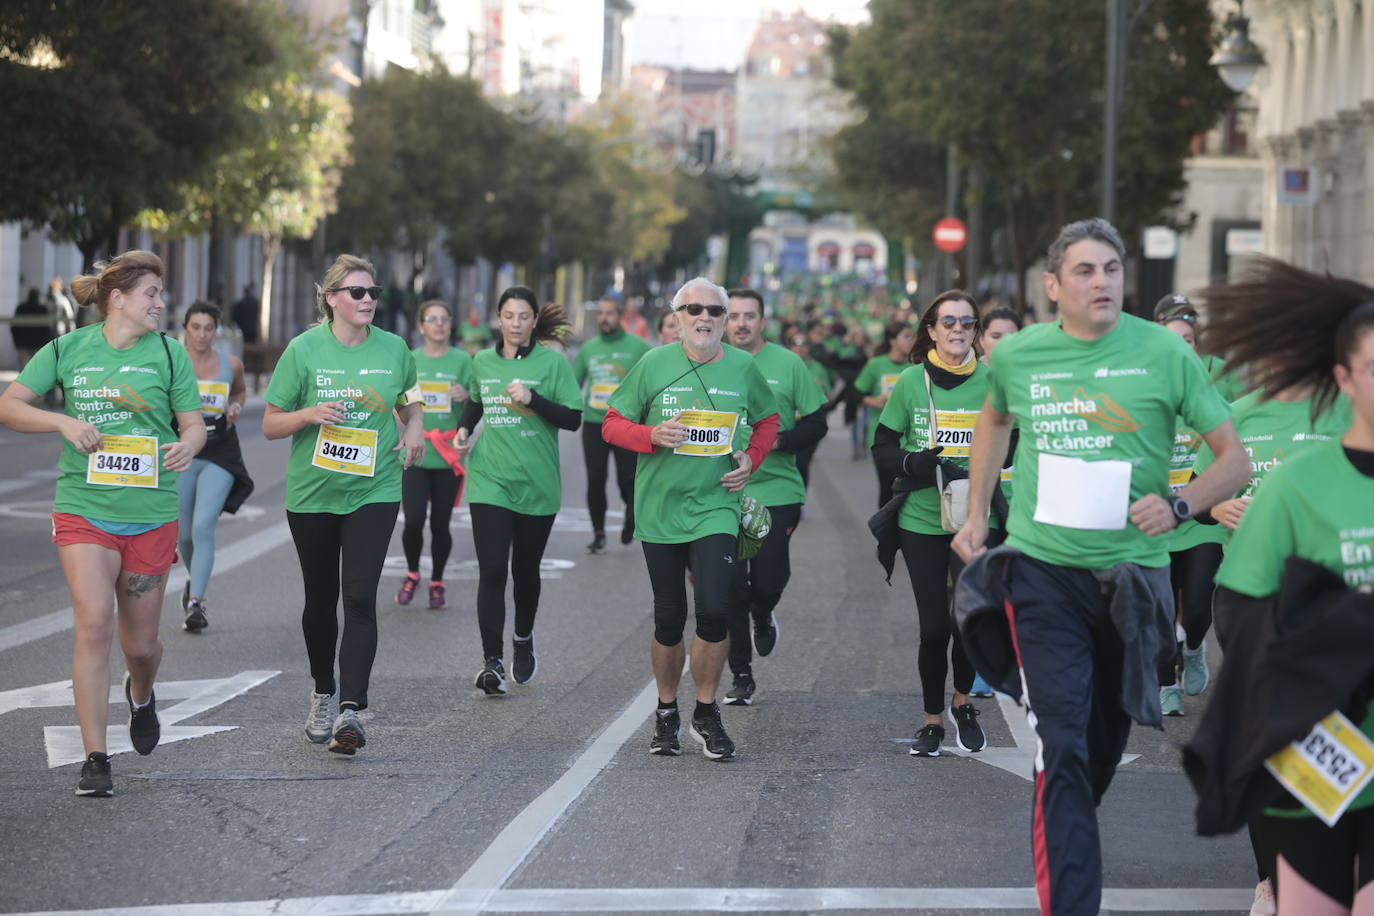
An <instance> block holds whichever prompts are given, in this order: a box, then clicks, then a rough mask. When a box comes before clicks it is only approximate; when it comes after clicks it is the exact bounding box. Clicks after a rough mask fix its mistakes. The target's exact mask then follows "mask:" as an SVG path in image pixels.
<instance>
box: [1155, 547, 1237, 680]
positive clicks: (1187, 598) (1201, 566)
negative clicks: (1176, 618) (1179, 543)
mask: <svg viewBox="0 0 1374 916" xmlns="http://www.w3.org/2000/svg"><path fill="white" fill-rule="evenodd" d="M1221 557H1222V553H1221V545H1220V544H1198V545H1196V546H1193V547H1189V548H1188V549H1187V550H1178V551H1175V552H1174V553H1171V554H1169V582H1170V584H1171V585H1172V586H1173V589H1174V596H1175V600H1176V601H1177V604H1178V608H1179V615H1180V618H1181V619H1182V621H1183V632H1184V633H1185V634H1186V636H1185V644H1186V645H1187V646H1188V648H1189V650H1192V649H1196V648H1197V647H1198V646H1200V645H1202V641H1203V640H1204V639H1206V638H1207V631H1208V630H1210V629H1211V628H1212V592H1213V591H1215V590H1216V588H1215V585H1214V583H1213V580H1214V579H1215V578H1216V575H1217V570H1218V569H1220V568H1221ZM1182 663H1183V659H1182V658H1181V657H1180V654H1179V653H1178V652H1175V653H1174V656H1173V657H1172V658H1171V659H1170V660H1169V661H1168V662H1166V663H1165V664H1164V665H1163V666H1161V667H1160V669H1159V672H1158V673H1159V685H1160V686H1161V687H1168V686H1169V685H1170V684H1173V683H1174V682H1175V681H1176V680H1177V679H1178V675H1177V674H1176V673H1175V672H1176V671H1177V668H1178V666H1179V665H1181V664H1182Z"/></svg>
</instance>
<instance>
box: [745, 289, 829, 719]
mask: <svg viewBox="0 0 1374 916" xmlns="http://www.w3.org/2000/svg"><path fill="white" fill-rule="evenodd" d="M762 327H763V297H762V296H760V295H759V294H758V292H757V291H755V290H752V289H732V290H730V305H729V312H728V314H727V317H726V331H727V333H728V334H729V336H730V343H732V344H734V345H735V346H736V347H738V348H739V349H741V350H743V351H744V352H746V353H749V354H751V355H752V356H753V357H754V365H755V366H757V367H758V370H759V372H760V373H762V374H763V378H764V380H765V381H766V382H768V387H769V388H770V389H771V390H772V392H773V398H774V400H775V401H776V402H777V408H778V418H779V425H778V429H779V432H778V438H777V440H776V442H775V443H774V446H773V451H771V452H770V453H769V454H768V457H767V458H765V459H764V461H763V464H761V465H759V469H758V470H757V471H755V472H754V474H753V476H751V477H750V478H749V484H748V486H746V487H745V488H744V495H745V496H752V497H753V498H755V499H757V500H758V501H759V502H760V503H762V504H763V505H764V506H765V507H766V508H767V509H768V515H769V518H770V523H769V530H768V534H767V536H765V537H764V539H763V543H762V544H761V545H760V546H759V549H758V553H756V554H755V555H754V557H753V558H752V559H749V560H739V561H738V562H736V563H735V577H734V584H733V585H732V586H731V589H730V619H729V631H730V657H729V661H730V673H731V674H732V675H733V677H734V683H733V684H732V685H731V688H730V690H729V691H727V692H726V694H725V705H727V706H749V705H751V704H752V703H753V702H754V691H755V689H756V688H757V685H756V684H755V681H754V670H753V652H751V651H750V630H751V629H752V630H753V648H754V649H755V650H757V651H758V654H759V655H760V656H761V657H762V656H766V655H768V654H770V653H771V652H772V651H773V648H774V647H775V646H776V645H777V642H778V620H777V615H776V614H775V613H774V609H775V608H776V607H777V605H778V602H779V601H781V600H782V593H783V590H784V589H785V588H787V581H788V580H789V579H790V578H791V577H792V564H791V558H790V556H789V555H788V548H789V544H790V543H791V540H792V532H793V531H795V530H796V528H797V525H798V524H799V523H800V522H801V510H802V504H803V503H805V502H806V485H805V484H804V483H803V482H802V477H801V472H800V471H799V470H798V468H797V452H799V451H801V450H803V449H807V448H813V447H814V446H815V445H816V443H817V442H820V441H821V439H822V438H824V437H825V431H826V427H825V396H824V395H823V394H821V390H820V389H819V388H818V387H817V386H816V384H815V380H814V379H813V378H812V377H811V373H810V372H809V371H807V368H806V364H805V363H803V362H802V361H801V359H799V358H798V357H797V356H796V355H795V354H793V353H789V352H788V351H787V349H786V348H784V347H780V346H778V345H777V344H775V343H767V342H765V341H764V339H763V336H762V333H761V332H762Z"/></svg>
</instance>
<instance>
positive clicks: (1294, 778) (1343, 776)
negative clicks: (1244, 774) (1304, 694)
mask: <svg viewBox="0 0 1374 916" xmlns="http://www.w3.org/2000/svg"><path fill="white" fill-rule="evenodd" d="M1264 768H1265V769H1267V770H1268V771H1269V772H1270V773H1273V774H1274V778H1275V779H1277V780H1278V781H1279V782H1281V783H1283V786H1284V788H1286V789H1287V790H1288V791H1289V792H1292V793H1293V795H1294V797H1296V798H1297V799H1298V801H1300V802H1302V803H1303V804H1304V805H1306V806H1307V809H1308V810H1309V811H1311V812H1312V813H1313V814H1315V815H1316V816H1317V817H1319V818H1321V819H1322V820H1323V821H1325V822H1326V825H1327V826H1328V827H1334V826H1335V825H1336V821H1338V820H1340V817H1341V815H1342V814H1344V813H1345V809H1346V808H1348V807H1350V803H1351V802H1352V801H1354V800H1355V796H1357V795H1359V794H1360V790H1361V789H1363V788H1364V787H1365V784H1366V783H1368V782H1369V779H1370V777H1371V776H1374V743H1370V740H1369V739H1368V738H1366V737H1365V735H1364V732H1362V731H1360V730H1359V728H1358V727H1356V725H1355V723H1353V722H1351V721H1350V720H1349V719H1347V718H1346V717H1345V716H1343V715H1341V713H1340V712H1333V713H1331V715H1329V716H1327V717H1326V718H1325V719H1322V720H1321V721H1320V722H1318V723H1317V724H1316V725H1314V726H1312V731H1311V732H1309V733H1308V735H1307V737H1306V738H1303V739H1302V740H1301V741H1294V742H1293V743H1292V744H1290V745H1288V747H1286V748H1284V749H1283V750H1281V751H1279V752H1278V753H1277V754H1275V755H1273V756H1272V757H1270V758H1269V759H1268V760H1266V761H1265V762H1264Z"/></svg>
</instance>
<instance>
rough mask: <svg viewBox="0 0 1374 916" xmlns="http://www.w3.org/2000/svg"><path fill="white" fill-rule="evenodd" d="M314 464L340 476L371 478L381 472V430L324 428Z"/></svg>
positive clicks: (339, 427)
mask: <svg viewBox="0 0 1374 916" xmlns="http://www.w3.org/2000/svg"><path fill="white" fill-rule="evenodd" d="M310 463H311V464H313V465H314V466H315V467H317V468H323V469H324V470H326V471H334V472H335V473H338V474H353V475H354V476H356V477H371V476H372V474H373V473H374V472H375V471H376V469H377V431H376V430H375V429H358V428H356V427H353V426H332V425H328V424H326V425H324V426H321V427H320V432H319V434H318V435H317V436H316V437H315V454H314V455H313V456H312V457H311V459H310Z"/></svg>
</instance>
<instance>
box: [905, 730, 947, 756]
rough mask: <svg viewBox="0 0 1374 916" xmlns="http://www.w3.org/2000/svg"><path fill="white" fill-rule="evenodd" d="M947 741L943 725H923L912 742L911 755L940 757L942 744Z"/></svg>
mask: <svg viewBox="0 0 1374 916" xmlns="http://www.w3.org/2000/svg"><path fill="white" fill-rule="evenodd" d="M944 742H945V729H944V726H941V725H923V726H921V730H920V731H918V732H917V733H916V740H915V741H913V742H911V756H913V757H939V756H940V745H941V744H944Z"/></svg>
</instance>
